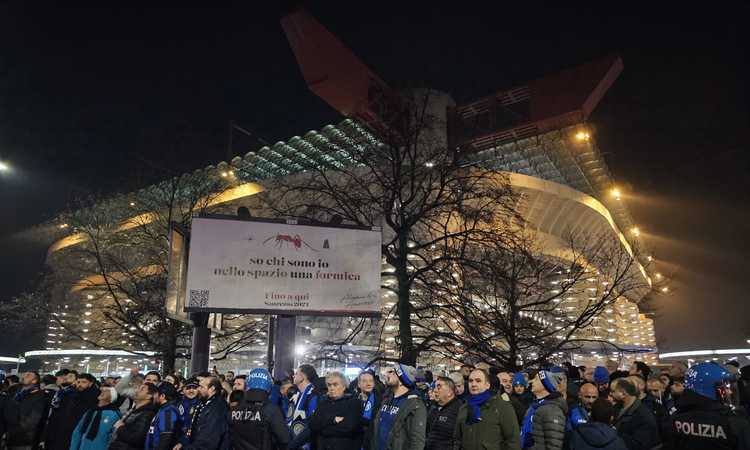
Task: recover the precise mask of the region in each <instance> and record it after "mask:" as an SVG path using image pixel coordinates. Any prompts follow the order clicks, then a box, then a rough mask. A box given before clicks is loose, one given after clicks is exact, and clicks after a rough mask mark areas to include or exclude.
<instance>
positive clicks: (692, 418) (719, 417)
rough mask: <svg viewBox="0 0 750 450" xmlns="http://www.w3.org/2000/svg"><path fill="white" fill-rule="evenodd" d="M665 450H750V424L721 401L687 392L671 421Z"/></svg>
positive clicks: (668, 423)
mask: <svg viewBox="0 0 750 450" xmlns="http://www.w3.org/2000/svg"><path fill="white" fill-rule="evenodd" d="M664 435H665V436H664V449H665V450H704V449H706V450H709V449H710V450H724V449H737V450H749V449H750V424H749V423H748V421H747V420H746V419H745V418H744V417H740V416H738V415H736V414H735V413H734V412H733V411H732V410H731V409H730V408H729V407H727V406H724V405H722V404H721V403H719V402H718V401H715V400H711V399H709V398H706V397H703V396H701V395H698V394H696V393H695V392H692V391H685V393H684V394H682V395H681V396H680V399H679V400H678V402H677V412H676V413H675V414H674V415H673V416H672V417H670V418H669V420H668V421H667V427H666V428H665V433H664Z"/></svg>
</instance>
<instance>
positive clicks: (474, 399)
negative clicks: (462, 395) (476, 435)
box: [466, 390, 492, 423]
mask: <svg viewBox="0 0 750 450" xmlns="http://www.w3.org/2000/svg"><path fill="white" fill-rule="evenodd" d="M490 397H492V392H491V391H490V390H486V391H484V392H482V393H481V394H477V395H469V399H468V401H467V403H468V404H469V408H471V415H470V416H468V417H467V418H466V419H467V422H468V423H477V422H479V421H480V420H482V417H481V414H480V409H479V408H481V407H482V405H484V404H485V402H486V401H487V400H489V398H490Z"/></svg>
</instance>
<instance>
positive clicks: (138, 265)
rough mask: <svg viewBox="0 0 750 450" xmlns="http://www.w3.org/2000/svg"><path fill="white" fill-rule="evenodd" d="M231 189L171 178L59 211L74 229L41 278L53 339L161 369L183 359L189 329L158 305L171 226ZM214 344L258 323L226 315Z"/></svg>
mask: <svg viewBox="0 0 750 450" xmlns="http://www.w3.org/2000/svg"><path fill="white" fill-rule="evenodd" d="M229 187H231V185H230V184H228V182H227V181H226V180H223V179H222V178H221V177H219V176H217V174H213V173H204V172H195V173H192V174H187V175H183V176H180V177H173V178H170V179H168V180H166V181H163V182H161V183H158V184H156V185H153V186H151V187H149V188H146V189H142V190H140V191H137V192H136V193H134V194H131V195H125V196H119V197H116V198H113V199H109V200H99V199H89V200H88V201H87V202H85V203H86V204H85V205H81V206H79V207H77V208H74V209H73V210H71V211H70V212H69V213H66V214H64V216H63V219H62V220H63V221H64V222H65V224H66V226H67V227H69V228H70V229H71V230H72V232H73V234H71V235H70V236H68V238H66V241H67V242H66V241H63V244H62V245H61V246H60V248H58V249H56V250H57V251H54V252H52V253H51V255H50V257H49V259H48V264H49V265H50V267H51V268H52V270H51V271H50V274H49V276H48V278H47V280H46V282H45V283H44V285H43V286H44V287H45V288H47V289H49V292H48V295H49V298H50V299H51V301H49V302H46V305H47V309H48V313H49V314H50V317H51V319H52V320H53V321H54V324H55V325H56V326H57V327H58V328H59V329H60V330H61V331H60V333H53V334H57V336H54V337H55V338H56V339H53V341H57V342H55V344H57V345H60V344H63V343H68V344H75V345H78V344H80V346H81V347H82V348H91V347H95V348H104V349H117V350H126V351H130V352H133V353H134V354H143V353H142V352H144V351H154V352H156V357H158V358H161V359H162V362H163V364H164V367H165V368H166V369H167V370H171V369H172V368H174V364H175V360H176V358H178V357H182V358H189V357H190V354H189V349H190V338H191V327H190V326H189V325H187V324H185V323H183V322H181V321H178V320H175V319H173V318H172V317H170V315H169V314H168V312H167V309H166V307H165V300H166V291H167V289H166V288H167V273H168V269H169V267H168V264H169V261H168V260H169V258H168V252H167V250H168V243H169V241H168V240H169V227H170V224H171V223H173V222H176V223H178V224H180V225H181V226H183V227H184V228H185V229H189V227H190V223H191V217H192V216H193V215H194V214H199V213H204V212H220V211H221V209H222V208H223V207H224V206H223V205H222V202H221V199H220V196H221V195H222V194H223V193H224V192H225V191H226V189H227V188H229ZM224 319H225V320H224V327H223V330H222V332H221V333H218V334H217V335H216V336H215V339H214V341H213V349H212V350H213V354H214V358H215V359H221V358H224V357H226V356H227V355H228V354H230V353H231V352H233V351H236V350H238V349H240V348H243V347H244V346H246V345H247V344H248V343H252V342H255V340H257V339H259V338H263V336H265V325H264V323H265V322H257V321H255V320H252V318H247V317H242V316H227V317H225V318H224Z"/></svg>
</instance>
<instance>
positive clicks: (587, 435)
mask: <svg viewBox="0 0 750 450" xmlns="http://www.w3.org/2000/svg"><path fill="white" fill-rule="evenodd" d="M568 449H569V450H627V447H625V442H623V440H622V438H620V436H618V435H617V431H615V429H614V428H612V427H611V426H609V425H605V424H603V423H599V422H588V423H582V424H580V425H578V426H577V427H575V428H573V431H572V432H571V434H570V442H569V444H568Z"/></svg>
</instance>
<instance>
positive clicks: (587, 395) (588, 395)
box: [578, 383, 599, 411]
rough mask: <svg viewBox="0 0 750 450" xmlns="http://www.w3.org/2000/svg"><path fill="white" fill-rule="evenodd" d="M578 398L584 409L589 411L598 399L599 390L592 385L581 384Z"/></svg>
mask: <svg viewBox="0 0 750 450" xmlns="http://www.w3.org/2000/svg"><path fill="white" fill-rule="evenodd" d="M578 397H579V398H580V399H581V403H583V406H584V408H586V410H588V411H591V407H592V406H593V405H594V402H595V401H596V399H598V398H599V389H598V388H597V387H596V385H594V384H592V383H583V384H582V385H581V389H580V390H579V391H578Z"/></svg>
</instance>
